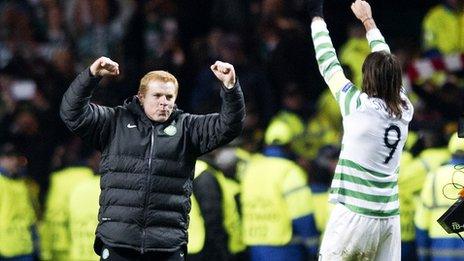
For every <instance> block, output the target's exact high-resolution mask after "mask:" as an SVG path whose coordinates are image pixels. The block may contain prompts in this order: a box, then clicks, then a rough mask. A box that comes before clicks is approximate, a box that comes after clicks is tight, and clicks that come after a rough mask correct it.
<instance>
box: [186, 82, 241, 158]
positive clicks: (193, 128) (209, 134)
mask: <svg viewBox="0 0 464 261" xmlns="http://www.w3.org/2000/svg"><path fill="white" fill-rule="evenodd" d="M221 99H222V105H221V111H220V113H213V114H207V115H192V116H191V120H190V122H189V126H188V128H189V132H190V141H191V144H192V145H193V147H194V151H195V152H196V154H197V156H199V155H203V154H205V153H207V152H210V151H212V150H214V149H215V148H217V147H219V146H221V145H224V144H226V143H228V142H230V141H232V140H233V139H234V138H236V137H237V136H238V135H240V133H241V131H242V128H243V122H244V121H245V100H244V97H243V92H242V89H241V87H240V84H239V82H238V80H237V82H236V84H235V86H234V88H232V89H226V88H225V87H222V90H221Z"/></svg>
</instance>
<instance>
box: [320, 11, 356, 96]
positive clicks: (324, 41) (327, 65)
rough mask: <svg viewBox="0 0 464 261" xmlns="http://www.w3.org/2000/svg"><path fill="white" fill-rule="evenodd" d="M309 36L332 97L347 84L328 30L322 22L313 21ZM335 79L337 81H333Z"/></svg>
mask: <svg viewBox="0 0 464 261" xmlns="http://www.w3.org/2000/svg"><path fill="white" fill-rule="evenodd" d="M311 36H312V38H313V43H314V49H315V52H316V60H317V64H318V65H319V72H320V73H321V75H322V77H324V80H325V82H326V83H327V85H329V88H330V91H331V92H332V94H333V95H334V96H336V95H337V93H338V92H339V91H340V89H341V88H342V87H343V86H345V85H346V83H347V82H349V81H348V80H347V79H346V77H345V75H344V74H343V69H342V67H341V65H340V62H339V61H338V58H337V53H336V52H335V48H334V47H333V44H332V40H331V39H330V36H329V30H327V25H326V23H325V22H324V20H322V19H321V20H315V21H313V22H312V23H311ZM333 79H337V80H335V81H334V80H333Z"/></svg>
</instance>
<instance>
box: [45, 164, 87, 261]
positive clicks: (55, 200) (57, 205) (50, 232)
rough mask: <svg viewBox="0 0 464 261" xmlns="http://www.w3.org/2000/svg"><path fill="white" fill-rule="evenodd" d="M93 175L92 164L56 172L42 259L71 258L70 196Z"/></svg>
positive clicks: (46, 205)
mask: <svg viewBox="0 0 464 261" xmlns="http://www.w3.org/2000/svg"><path fill="white" fill-rule="evenodd" d="M93 176H94V174H93V171H92V169H90V168H88V167H68V168H65V169H62V170H60V171H57V172H54V173H52V175H51V177H50V188H49V192H48V195H47V199H46V203H45V213H44V220H43V221H42V224H41V226H40V227H39V232H40V238H41V245H40V246H41V258H42V260H56V261H60V260H63V261H66V260H69V247H70V234H69V196H70V194H71V192H72V190H73V189H74V188H75V187H76V185H78V184H79V183H80V182H82V181H85V180H88V179H89V178H91V177H93Z"/></svg>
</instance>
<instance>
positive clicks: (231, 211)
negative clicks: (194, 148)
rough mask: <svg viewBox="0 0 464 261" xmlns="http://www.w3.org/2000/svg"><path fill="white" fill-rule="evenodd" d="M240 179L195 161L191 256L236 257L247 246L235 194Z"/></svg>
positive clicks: (236, 193) (190, 233)
mask: <svg viewBox="0 0 464 261" xmlns="http://www.w3.org/2000/svg"><path fill="white" fill-rule="evenodd" d="M239 192H240V187H239V185H238V183H237V182H236V181H234V180H232V179H229V178H226V177H225V176H224V174H223V173H222V172H220V171H218V170H217V169H215V168H213V167H212V166H211V165H209V164H208V163H206V162H205V161H201V160H198V161H197V162H196V165H195V178H194V181H193V195H192V197H191V200H192V209H191V211H190V225H189V230H188V232H189V233H188V234H189V242H188V246H187V249H188V255H189V256H188V260H194V261H196V260H198V261H201V260H205V261H210V260H225V261H227V260H234V258H235V257H236V256H237V255H239V254H240V253H241V252H243V251H244V250H245V245H244V243H243V242H242V235H241V222H240V216H239V212H238V205H237V202H236V198H237V197H238V194H239Z"/></svg>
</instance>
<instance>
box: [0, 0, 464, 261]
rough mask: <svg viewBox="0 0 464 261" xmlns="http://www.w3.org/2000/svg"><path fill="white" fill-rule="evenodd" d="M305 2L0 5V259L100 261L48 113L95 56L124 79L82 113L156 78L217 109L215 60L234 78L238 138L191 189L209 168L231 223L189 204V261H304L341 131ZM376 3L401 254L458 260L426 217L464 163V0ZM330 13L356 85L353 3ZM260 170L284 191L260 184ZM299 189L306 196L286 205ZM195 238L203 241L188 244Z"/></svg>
mask: <svg viewBox="0 0 464 261" xmlns="http://www.w3.org/2000/svg"><path fill="white" fill-rule="evenodd" d="M305 4H306V2H305V1H304V0H198V1H172V0H171V1H170V0H139V1H136V0H68V1H56V0H3V1H0V89H1V97H0V122H1V125H0V145H1V146H0V148H1V149H0V153H1V155H0V260H9V259H7V258H12V257H19V258H23V257H25V258H28V257H30V258H32V259H24V260H33V259H36V260H38V259H40V260H94V259H96V258H97V256H96V255H95V254H93V252H92V251H93V250H92V244H93V242H92V240H93V233H94V228H95V226H96V224H97V219H96V215H97V211H98V195H99V186H98V163H99V156H100V155H99V153H98V152H95V151H93V150H91V149H90V148H88V147H87V146H86V145H85V144H83V143H82V141H81V140H80V139H78V138H76V137H75V136H73V135H71V134H70V132H69V131H68V130H67V129H66V128H65V127H64V125H63V123H62V122H61V120H60V119H59V116H58V111H59V105H60V103H61V98H62V96H63V93H64V92H65V90H66V89H67V87H68V86H69V84H70V83H71V81H72V80H73V79H74V77H75V76H76V75H77V73H79V72H80V71H82V70H84V69H85V68H87V66H89V65H90V63H91V62H92V61H94V60H95V59H96V58H98V57H100V56H107V57H110V58H111V59H113V60H114V61H117V62H118V63H119V64H120V68H121V75H120V76H118V77H117V78H114V79H103V80H102V81H101V82H100V87H99V88H98V90H97V91H96V93H95V94H94V96H93V102H95V103H98V104H102V105H107V106H116V105H119V104H122V102H123V101H124V100H125V99H126V98H128V97H130V96H132V95H134V94H136V92H137V89H138V85H139V79H140V78H141V76H142V75H144V74H145V73H146V72H148V71H151V70H157V69H162V70H167V71H169V72H171V73H173V74H174V75H175V76H176V77H177V78H178V80H179V85H180V89H179V97H178V102H177V105H178V106H179V107H180V108H182V109H184V110H186V111H188V112H191V113H208V112H212V111H217V108H218V106H219V103H220V99H219V90H220V88H219V84H220V83H219V82H218V81H217V80H215V77H214V76H213V74H212V73H211V72H210V70H209V65H210V64H212V63H213V62H214V61H216V60H222V61H226V62H229V63H231V64H233V65H234V66H235V68H236V71H237V75H238V77H239V80H240V82H241V85H242V88H243V90H244V94H245V99H246V105H247V119H246V123H245V129H244V131H243V134H242V136H241V137H240V138H239V139H238V140H236V141H234V142H233V144H232V146H230V147H227V148H223V149H221V150H219V151H217V152H214V153H213V154H211V155H207V157H205V158H204V159H202V163H201V164H199V165H202V164H206V165H202V166H207V167H204V168H203V169H198V168H197V170H196V171H197V173H196V178H197V177H198V176H200V174H201V176H200V177H203V178H202V179H203V181H201V180H199V181H198V182H196V183H194V195H195V193H197V194H198V193H200V194H201V191H202V189H201V186H205V187H206V188H212V187H211V186H210V185H205V184H211V183H208V181H206V182H205V181H204V179H205V177H206V176H207V175H203V174H202V173H204V172H205V171H206V172H208V173H209V174H210V175H209V178H212V179H213V183H214V182H216V183H217V186H213V187H214V188H217V189H218V193H216V194H217V195H222V196H221V197H220V198H222V199H223V200H217V201H216V203H218V204H219V207H222V208H224V209H226V210H223V211H222V212H221V213H222V214H221V215H219V216H217V213H218V212H217V211H212V210H211V209H210V208H208V207H205V206H209V205H208V203H204V202H203V201H205V200H206V201H209V200H211V198H214V197H213V196H214V195H213V196H212V195H209V196H204V195H203V196H202V195H198V196H196V197H194V198H193V199H192V201H193V202H194V203H193V204H192V214H191V216H192V218H191V219H192V220H191V224H192V225H191V227H192V229H200V230H201V228H199V227H202V226H203V227H204V228H203V232H198V230H195V231H196V232H191V233H190V234H191V236H192V237H193V238H191V239H190V243H189V249H194V250H195V251H196V252H192V253H190V254H191V256H192V260H195V259H193V258H197V259H198V260H206V259H210V260H229V259H230V260H249V259H251V260H270V259H263V255H262V254H263V253H272V248H264V250H263V249H262V248H261V247H262V246H272V247H279V246H290V247H289V249H288V253H289V254H288V255H289V256H292V257H293V258H294V259H289V257H286V256H283V257H280V258H283V259H281V260H311V259H313V258H315V257H316V253H317V246H318V242H319V241H318V238H319V237H320V235H322V233H323V230H324V224H325V221H326V220H327V218H328V211H329V208H330V207H329V204H328V203H327V193H328V192H329V187H330V182H331V178H332V176H333V173H334V171H335V169H334V168H335V166H336V163H337V157H338V152H339V150H340V141H341V137H342V135H343V130H342V124H341V116H340V112H339V109H338V107H337V104H336V102H335V100H334V98H333V97H332V96H331V94H330V92H328V90H327V89H328V88H326V87H325V86H324V84H323V81H322V77H321V76H320V75H319V72H318V70H317V66H316V63H315V61H314V58H313V57H314V51H313V46H312V43H311V41H310V32H309V21H308V20H307V17H306V15H305V14H306V13H305ZM371 4H372V7H373V10H374V13H375V15H376V17H379V19H378V23H379V24H378V26H379V28H380V29H381V30H382V31H383V32H384V35H385V38H386V40H387V42H388V43H389V44H390V47H391V48H392V51H393V53H394V54H396V55H397V56H398V57H399V58H400V60H401V62H402V65H403V68H404V89H405V90H406V92H407V93H408V95H409V97H410V98H411V101H412V102H413V104H414V107H415V116H414V120H413V122H412V123H411V125H410V132H411V135H410V137H409V138H408V142H407V144H408V145H407V151H406V152H405V153H404V155H403V159H402V164H401V169H400V175H399V188H400V192H399V197H400V202H401V218H402V233H403V235H402V239H403V242H404V244H403V256H404V258H405V260H406V259H409V260H416V259H417V258H419V259H420V260H434V259H433V258H439V257H441V256H445V257H449V258H455V259H446V260H462V259H464V243H462V242H461V245H459V244H457V243H456V242H457V241H456V240H459V237H457V236H456V235H447V234H446V232H445V231H443V230H442V229H441V228H440V227H437V226H438V224H437V223H436V222H435V221H434V218H435V220H436V218H437V215H438V216H439V214H440V213H443V212H444V211H445V210H446V209H447V208H448V207H449V206H450V205H451V204H452V203H453V202H454V201H453V200H451V199H447V198H443V195H442V193H441V192H442V189H441V188H442V187H443V186H444V185H445V184H446V183H448V181H449V182H451V177H452V175H453V173H454V171H453V168H452V167H451V169H448V170H447V171H446V170H445V171H443V170H442V165H446V164H448V165H447V166H448V167H449V166H452V165H460V164H463V163H464V145H463V144H460V140H459V139H456V138H454V139H453V138H452V135H453V133H455V132H456V131H457V121H458V118H459V116H460V115H461V114H462V112H463V110H462V108H463V104H464V103H463V102H462V101H464V1H462V0H442V1H439V0H436V1H432V0H430V1H408V2H407V3H403V2H401V1H372V3H371ZM400 7H401V8H400ZM400 9H401V10H400ZM325 10H326V14H325V15H326V19H327V23H328V25H329V27H330V29H331V32H333V39H334V43H335V45H336V47H337V50H338V54H339V57H340V61H341V62H342V63H343V64H344V68H345V72H346V74H347V75H349V77H350V78H351V80H352V81H353V82H354V83H355V84H356V85H357V86H361V79H362V78H361V77H362V72H361V66H362V63H363V61H364V58H365V57H366V56H367V55H368V54H369V52H370V48H369V46H368V43H367V40H366V39H365V32H364V29H363V27H362V26H361V25H360V24H357V23H356V22H355V18H354V17H351V16H350V12H349V3H348V2H347V3H340V1H335V0H331V1H329V0H327V1H326V8H325ZM394 16H395V18H393V19H392V17H394ZM450 139H451V141H450ZM448 145H449V146H448ZM360 153H362V152H361V151H360ZM281 161H282V162H281ZM273 164H275V165H273ZM279 164H283V165H279ZM450 164H451V165H450ZM279 171H280V172H282V171H283V172H282V173H279ZM285 171H287V172H288V173H287V172H285ZM271 172H272V173H273V175H274V174H275V175H276V176H278V177H279V178H276V179H275V180H273V181H271V180H269V179H266V176H264V175H265V174H267V173H271ZM218 173H219V174H218ZM289 173H291V174H289ZM259 174H261V176H259ZM438 174H439V175H442V176H441V177H440V178H439V180H440V182H441V183H440V184H438V183H437V184H436V186H437V187H436V188H435V183H434V182H435V180H437V178H436V175H438ZM457 175H459V174H457ZM461 175H463V176H462V178H463V179H464V174H461ZM214 180H215V181H214ZM461 180H462V179H461ZM202 184H203V185H202ZM231 184H235V185H231ZM256 184H260V185H262V186H257V185H256ZM300 185H301V186H303V187H305V188H306V189H305V190H300V189H298V190H297V192H295V190H294V189H295V188H300ZM461 185H464V182H461ZM279 186H281V187H279ZM277 187H278V188H279V189H277ZM423 188H424V189H423ZM432 188H433V189H432ZM269 191H271V192H272V193H271V192H269ZM275 191H280V192H281V195H280V194H279V195H278V194H276V193H277V192H275ZM436 191H438V192H436ZM268 193H270V194H268ZM213 194H214V193H213ZM257 194H259V195H261V196H259V195H257ZM449 194H451V195H452V196H456V195H457V192H453V191H451V192H449ZM265 195H267V197H266V196H265ZM236 198H240V200H234V199H236ZM263 198H267V199H263ZM225 199H230V200H225ZM259 200H264V201H263V202H260V201H259ZM272 200H275V201H272ZM195 202H196V203H195ZM437 202H438V203H437ZM195 206H196V207H195ZM270 206H273V207H275V209H278V210H281V211H277V212H275V213H274V212H272V211H271V210H269V207H270ZM286 208H288V209H289V210H288V211H285V209H286ZM216 210H217V209H216ZM261 210H262V211H263V213H259V211H261ZM416 210H417V211H416ZM208 211H212V212H209V213H207V212H208ZM266 211H267V212H266ZM416 212H418V213H420V214H417V213H416ZM215 214H216V215H215ZM195 217H197V218H200V219H201V220H200V221H201V222H200V221H198V220H196V218H195ZM429 217H430V220H427V218H429ZM218 220H219V221H218ZM195 222H196V223H195ZM217 222H224V225H223V223H220V224H219V226H218V223H217ZM211 224H213V225H211ZM263 224H265V225H263ZM215 225H216V226H215ZM210 226H211V227H212V228H218V229H219V230H221V229H222V230H223V231H222V232H221V231H219V230H217V229H216V230H215V229H212V230H208V229H209V228H210ZM237 226H239V227H237ZM279 226H281V227H282V229H281V230H275V229H274V230H273V229H272V228H275V227H279ZM24 228H27V229H26V230H27V232H24V231H26V230H24ZM268 230H269V231H268ZM218 231H219V232H218ZM237 231H241V232H240V233H238V234H237ZM416 232H417V233H416ZM202 233H203V234H202ZM218 233H220V234H221V235H224V237H217V235H218ZM7 235H9V236H10V237H11V238H7ZM195 235H203V237H201V236H199V237H195ZM221 238H222V239H223V240H222V241H221V240H220V239H221ZM232 239H233V240H232ZM277 239H278V240H277ZM435 239H436V240H438V241H436V242H438V243H436V244H435V243H433V242H435V241H434V240H435ZM15 240H16V241H15ZM196 240H200V241H201V242H202V243H200V244H197V245H192V246H191V245H190V244H195V243H196V242H197V241H196ZM231 241H233V242H232V243H231ZM221 242H222V243H224V242H225V243H224V244H222V245H221ZM293 246H295V247H294V248H292V247H293ZM218 249H222V251H219V250H218ZM247 249H248V250H249V251H246V250H247ZM192 251H193V250H192ZM263 251H264V252H263ZM298 251H300V252H298ZM203 252H204V253H203ZM202 253H203V254H202ZM205 253H206V254H205ZM212 253H213V254H212ZM215 253H216V254H217V255H215ZM221 253H222V254H221ZM296 253H300V254H296ZM301 253H305V254H301ZM440 255H441V256H440ZM274 257H275V256H274ZM14 260H16V259H14ZM18 260H23V259H18ZM437 260H438V259H437ZM440 260H441V259H440Z"/></svg>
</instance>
